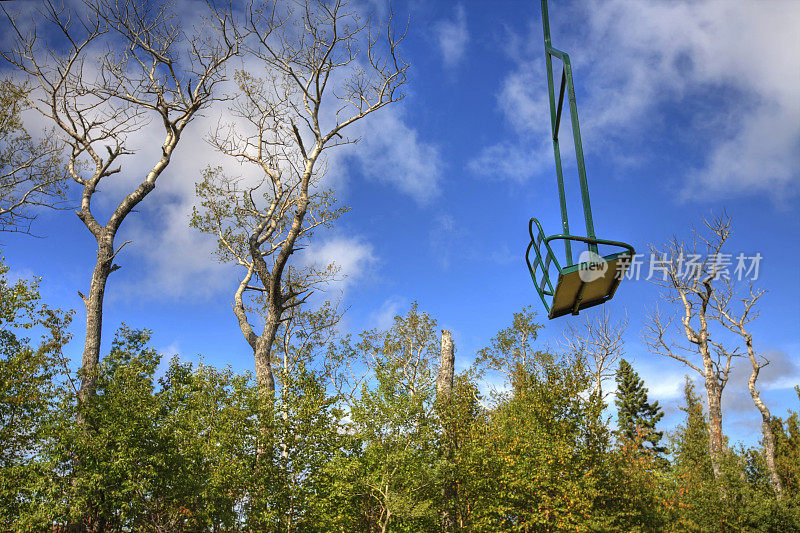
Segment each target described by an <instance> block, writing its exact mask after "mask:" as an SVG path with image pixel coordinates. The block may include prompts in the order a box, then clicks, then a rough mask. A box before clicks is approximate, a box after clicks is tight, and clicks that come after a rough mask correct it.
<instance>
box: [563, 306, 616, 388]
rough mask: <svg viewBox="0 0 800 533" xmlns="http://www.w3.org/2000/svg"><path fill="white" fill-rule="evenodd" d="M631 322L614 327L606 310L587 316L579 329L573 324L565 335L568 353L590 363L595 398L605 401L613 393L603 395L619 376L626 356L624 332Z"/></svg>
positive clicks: (604, 308)
mask: <svg viewBox="0 0 800 533" xmlns="http://www.w3.org/2000/svg"><path fill="white" fill-rule="evenodd" d="M627 327H628V319H627V318H626V319H625V320H623V321H620V322H616V323H614V324H612V323H611V317H610V315H609V314H608V311H607V310H606V307H605V306H603V308H602V311H601V312H600V314H599V315H586V316H585V318H584V319H583V322H582V324H581V327H580V328H576V327H574V326H573V325H571V324H570V326H569V328H568V329H567V331H566V332H565V333H564V337H565V342H566V344H567V349H568V350H569V351H570V352H572V353H573V354H574V355H576V356H579V357H580V358H581V359H582V360H584V361H587V362H588V365H589V370H590V372H591V374H592V381H593V384H594V390H593V391H592V392H593V393H594V394H597V397H598V398H599V399H601V400H604V399H605V398H606V396H608V395H609V394H610V392H603V383H604V382H605V381H606V380H609V379H613V378H614V376H615V375H616V367H617V362H618V361H619V359H620V357H622V355H623V354H624V353H625V351H624V346H625V340H624V339H623V336H624V335H625V330H626V329H627Z"/></svg>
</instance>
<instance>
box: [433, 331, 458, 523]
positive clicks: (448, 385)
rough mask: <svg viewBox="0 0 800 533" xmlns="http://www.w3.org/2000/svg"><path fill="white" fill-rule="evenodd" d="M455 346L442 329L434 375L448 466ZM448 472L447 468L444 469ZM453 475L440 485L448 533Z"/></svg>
mask: <svg viewBox="0 0 800 533" xmlns="http://www.w3.org/2000/svg"><path fill="white" fill-rule="evenodd" d="M455 358H456V357H455V347H454V345H453V338H452V336H451V335H450V332H449V331H447V330H445V329H443V330H442V358H441V362H440V364H439V374H438V376H437V377H436V403H437V405H438V408H439V416H440V418H441V420H442V430H443V437H444V446H443V449H442V456H443V460H444V461H445V462H446V463H447V465H448V467H450V466H452V463H453V454H454V452H455V442H453V439H454V435H453V432H452V430H451V427H452V420H451V419H452V413H450V409H449V406H450V399H451V396H452V394H453V374H454V368H455ZM445 472H449V468H447V469H445ZM452 477H453V476H451V475H446V476H445V479H444V483H443V486H442V511H441V520H442V531H443V532H444V533H449V532H451V531H455V530H456V523H455V508H456V499H457V489H456V484H455V480H454V479H452Z"/></svg>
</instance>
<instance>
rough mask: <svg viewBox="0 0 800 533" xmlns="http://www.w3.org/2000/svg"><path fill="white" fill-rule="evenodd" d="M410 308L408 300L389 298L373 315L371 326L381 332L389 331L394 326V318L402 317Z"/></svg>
mask: <svg viewBox="0 0 800 533" xmlns="http://www.w3.org/2000/svg"><path fill="white" fill-rule="evenodd" d="M408 306H409V301H408V298H401V297H399V296H393V297H391V298H388V299H387V300H386V301H384V302H383V304H381V306H380V308H379V309H378V310H377V311H375V312H374V313H372V315H371V316H370V325H371V326H372V327H375V328H377V329H380V330H387V329H389V328H391V327H392V325H393V324H394V317H396V316H399V315H401V314H402V313H403V312H404V311H405V309H407V308H408Z"/></svg>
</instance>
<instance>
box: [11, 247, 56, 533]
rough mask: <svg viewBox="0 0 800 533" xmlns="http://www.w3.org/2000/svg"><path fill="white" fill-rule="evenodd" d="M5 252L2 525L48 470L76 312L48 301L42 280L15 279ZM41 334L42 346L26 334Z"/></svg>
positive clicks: (17, 511) (23, 505)
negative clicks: (45, 446)
mask: <svg viewBox="0 0 800 533" xmlns="http://www.w3.org/2000/svg"><path fill="white" fill-rule="evenodd" d="M7 273H8V267H7V266H6V265H5V264H4V263H3V260H2V256H0V524H3V523H9V522H12V521H13V520H14V519H15V517H16V516H18V515H19V514H20V513H21V512H23V511H24V509H25V508H26V506H27V503H28V501H29V500H30V498H31V497H32V496H31V494H30V491H29V489H28V487H29V486H30V485H31V484H32V483H35V481H36V480H37V479H40V478H41V476H42V475H45V474H46V471H45V472H43V471H42V469H41V468H40V466H41V465H40V464H39V461H38V460H37V458H38V454H39V452H40V450H41V447H42V442H43V441H44V440H45V439H46V435H47V427H48V424H49V423H50V422H51V420H52V417H53V416H54V412H55V411H56V401H57V391H58V389H59V387H60V386H61V385H63V384H61V383H59V376H60V370H61V367H62V364H63V363H64V359H63V356H62V352H61V350H62V348H63V347H64V345H65V344H66V343H67V342H68V341H69V339H70V334H69V333H68V327H69V324H70V321H71V318H72V313H71V312H69V313H64V312H62V311H59V310H54V309H50V308H49V307H47V306H46V305H45V304H43V303H42V301H41V297H40V295H39V281H38V280H36V279H34V280H32V281H26V280H18V281H16V282H15V283H13V284H11V283H9V281H8V279H7V277H6V276H7ZM33 332H36V333H40V334H41V340H40V341H39V343H38V345H34V344H32V343H31V339H30V338H29V337H27V336H24V335H25V334H28V333H33Z"/></svg>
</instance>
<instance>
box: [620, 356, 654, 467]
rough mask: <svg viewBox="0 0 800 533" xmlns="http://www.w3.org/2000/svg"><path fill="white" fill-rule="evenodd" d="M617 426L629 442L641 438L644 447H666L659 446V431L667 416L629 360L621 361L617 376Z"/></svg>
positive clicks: (648, 449)
mask: <svg viewBox="0 0 800 533" xmlns="http://www.w3.org/2000/svg"><path fill="white" fill-rule="evenodd" d="M616 381H617V396H616V399H615V400H614V402H615V403H616V405H617V426H618V428H619V435H620V437H621V438H622V439H625V440H628V441H634V440H635V441H637V442H638V445H639V447H640V448H641V449H643V450H647V451H649V452H651V453H654V454H662V453H664V452H665V451H666V448H664V447H663V446H659V444H658V443H659V442H660V441H661V437H662V436H663V432H661V431H656V429H655V428H656V424H658V422H659V421H660V420H661V419H662V418H663V417H664V412H663V411H662V410H661V408H660V407H659V405H658V402H653V403H650V402H649V401H648V398H647V387H645V386H644V381H643V380H642V379H641V378H640V377H639V374H637V373H636V371H635V370H634V369H633V367H632V366H631V364H630V363H629V362H627V361H626V360H625V359H622V360H621V361H620V362H619V369H618V370H617V375H616Z"/></svg>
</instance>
